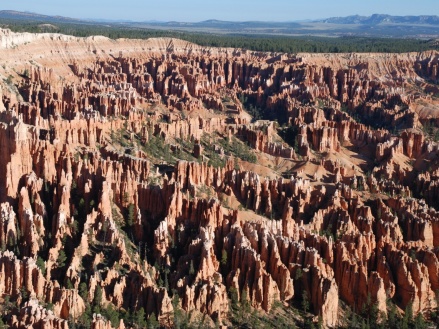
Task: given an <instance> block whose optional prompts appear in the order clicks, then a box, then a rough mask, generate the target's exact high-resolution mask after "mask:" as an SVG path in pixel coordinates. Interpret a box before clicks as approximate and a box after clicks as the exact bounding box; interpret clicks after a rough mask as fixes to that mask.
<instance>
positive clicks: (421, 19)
mask: <svg viewBox="0 0 439 329" xmlns="http://www.w3.org/2000/svg"><path fill="white" fill-rule="evenodd" d="M315 22H320V23H331V24H364V25H378V24H412V25H439V17H438V16H391V15H380V14H374V15H372V16H359V15H353V16H347V17H331V18H326V19H323V20H317V21H315Z"/></svg>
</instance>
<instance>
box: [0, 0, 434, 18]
mask: <svg viewBox="0 0 439 329" xmlns="http://www.w3.org/2000/svg"><path fill="white" fill-rule="evenodd" d="M2 2H3V4H2V5H0V9H4V10H19V11H31V12H35V13H39V14H46V15H61V16H68V17H74V18H105V19H124V20H134V21H143V20H160V21H174V20H175V21H186V22H194V21H202V20H206V19H220V20H231V21H246V20H261V21H294V20H305V19H317V18H328V17H334V16H348V15H354V14H359V15H365V16H366V15H371V14H374V13H379V14H391V15H439V0H418V1H415V0H361V1H359V0H300V1H297V0H222V1H212V0H187V1H184V0H153V1H151V0H136V1H135V0H73V1H72V0H70V1H62V0H38V1H35V0H15V1H9V0H8V1H5V0H3V1H2ZM4 2H8V4H5V3H4ZM11 2H13V4H11Z"/></svg>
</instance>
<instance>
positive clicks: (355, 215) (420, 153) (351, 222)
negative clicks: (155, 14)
mask: <svg viewBox="0 0 439 329" xmlns="http://www.w3.org/2000/svg"><path fill="white" fill-rule="evenodd" d="M0 77H1V79H0V84H1V89H0V99H1V102H0V209H1V211H0V246H1V251H0V315H1V317H0V326H3V325H7V326H9V327H10V328H63V329H64V328H65V329H67V328H74V327H77V328H95V329H104V328H105V329H110V328H131V327H132V328H144V327H148V328H158V327H162V328H189V327H192V328H215V327H217V328H220V327H221V328H236V327H241V328H263V327H266V328H274V327H275V328H294V327H298V328H313V327H315V328H318V327H320V328H356V327H357V328H364V327H367V328H378V327H383V328H384V327H388V328H404V326H408V327H416V328H435V327H437V323H438V321H439V314H438V313H439V311H438V302H439V144H438V141H439V129H438V127H439V52H436V51H429V52H422V53H404V54H365V53H364V54H359V53H350V54H301V53H298V54H280V53H262V52H255V51H248V50H247V51H246V50H242V49H228V48H205V47H200V46H197V45H195V44H191V43H187V42H184V41H180V40H177V39H165V38H163V39H148V40H128V39H118V40H111V39H107V38H104V37H99V36H96V37H88V38H76V37H72V36H66V35H59V34H30V33H13V32H11V31H9V30H0ZM408 327H407V328H408Z"/></svg>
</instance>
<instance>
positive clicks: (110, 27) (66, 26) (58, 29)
mask: <svg viewBox="0 0 439 329" xmlns="http://www.w3.org/2000/svg"><path fill="white" fill-rule="evenodd" d="M0 26H1V27H3V28H9V29H11V30H12V31H14V32H32V33H37V32H54V33H62V34H69V35H74V36H77V37H88V36H92V35H102V36H105V37H108V38H111V39H118V38H129V39H148V38H158V37H172V38H178V39H182V40H186V41H189V42H192V43H196V44H198V45H200V46H206V47H231V48H242V49H248V50H255V51H269V52H287V53H298V52H309V53H345V52H384V53H402V52H419V51H426V50H433V49H439V45H438V43H437V42H436V43H435V42H433V40H419V39H403V38H401V39H398V38H372V37H371V38H369V37H339V38H328V37H314V36H309V37H308V36H307V37H304V36H298V37H291V36H264V35H244V34H212V33H201V32H193V33H192V32H181V31H171V30H155V29H147V28H136V27H128V26H121V25H119V24H106V25H100V24H93V23H89V24H86V23H78V24H72V23H56V25H51V24H42V23H41V22H37V21H35V22H32V21H22V20H10V19H0Z"/></svg>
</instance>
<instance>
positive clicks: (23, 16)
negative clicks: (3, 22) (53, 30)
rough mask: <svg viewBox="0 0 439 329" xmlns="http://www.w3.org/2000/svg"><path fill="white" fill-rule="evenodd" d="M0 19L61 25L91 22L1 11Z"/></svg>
mask: <svg viewBox="0 0 439 329" xmlns="http://www.w3.org/2000/svg"><path fill="white" fill-rule="evenodd" d="M0 18H3V19H14V20H27V21H34V22H35V21H38V22H54V23H56V22H61V23H69V22H70V23H80V22H89V21H86V20H81V19H76V18H70V17H63V16H49V15H41V14H36V13H30V12H23V11H15V10H0Z"/></svg>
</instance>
